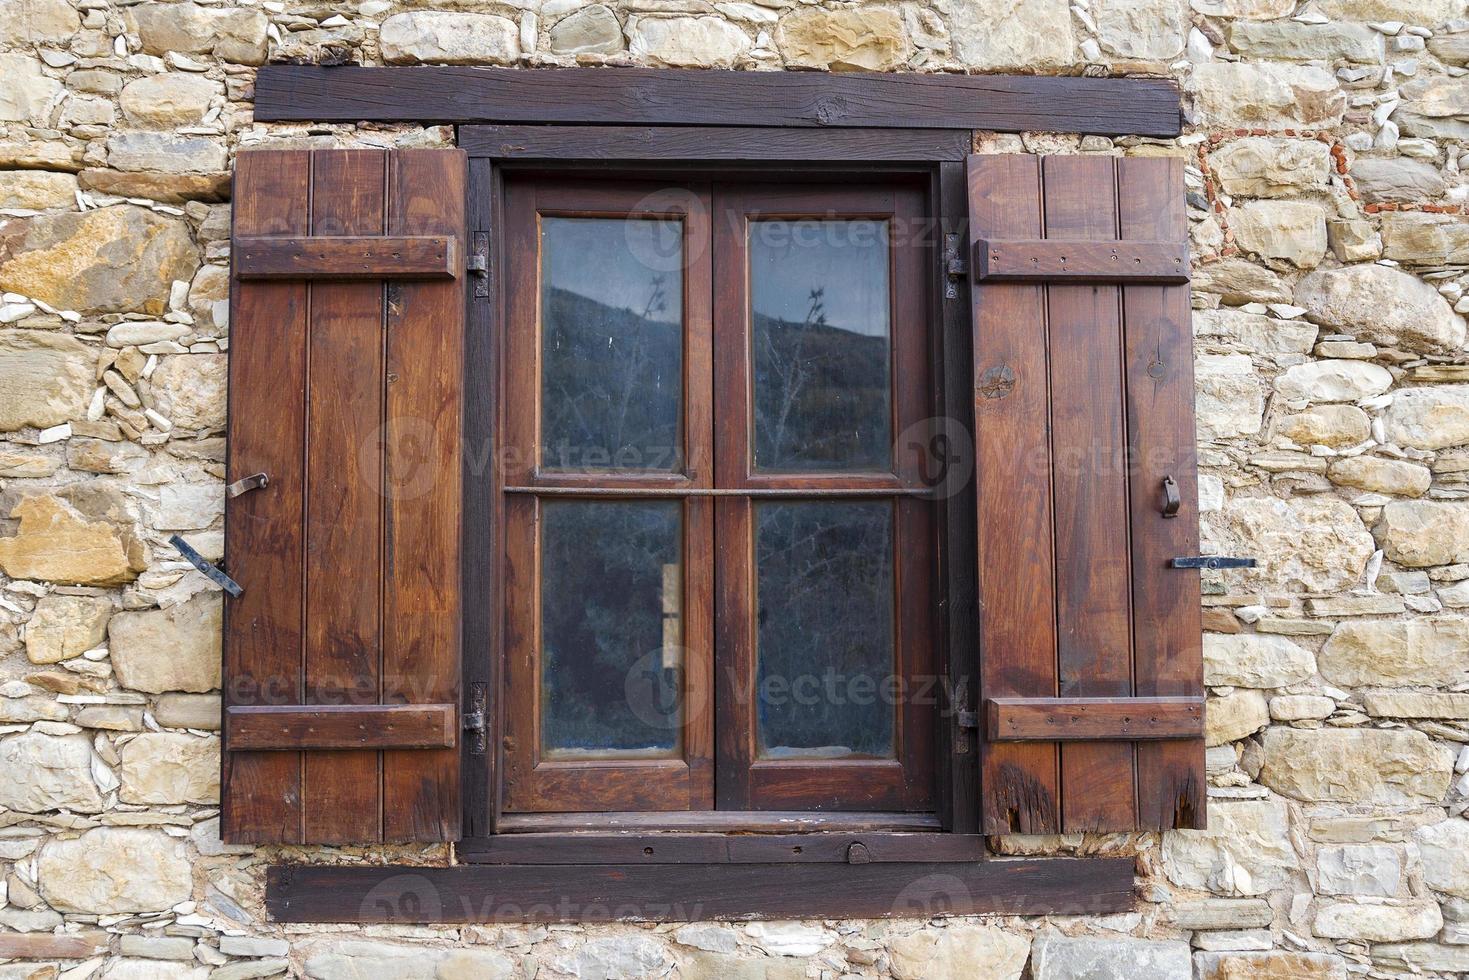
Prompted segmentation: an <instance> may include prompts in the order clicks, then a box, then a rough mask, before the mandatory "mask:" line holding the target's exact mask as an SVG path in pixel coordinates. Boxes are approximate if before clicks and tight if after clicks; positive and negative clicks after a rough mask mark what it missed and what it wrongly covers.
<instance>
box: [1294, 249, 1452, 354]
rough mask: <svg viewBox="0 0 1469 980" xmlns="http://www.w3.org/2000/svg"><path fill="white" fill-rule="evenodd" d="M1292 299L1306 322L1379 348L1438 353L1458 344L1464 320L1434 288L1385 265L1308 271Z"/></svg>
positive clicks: (1415, 277) (1450, 349) (1447, 350)
mask: <svg viewBox="0 0 1469 980" xmlns="http://www.w3.org/2000/svg"><path fill="white" fill-rule="evenodd" d="M1295 303H1296V305H1297V306H1302V307H1305V309H1306V317H1307V319H1309V320H1311V322H1313V323H1318V324H1320V325H1322V326H1324V327H1328V328H1330V329H1331V330H1332V331H1333V332H1337V333H1346V334H1351V335H1352V336H1354V337H1356V338H1357V339H1358V340H1361V341H1367V342H1370V343H1374V344H1378V345H1379V346H1383V347H1398V348H1402V349H1404V350H1411V351H1421V352H1423V353H1430V354H1442V353H1447V352H1449V351H1454V350H1458V349H1459V348H1460V347H1462V346H1463V345H1464V336H1465V329H1464V318H1463V317H1461V316H1459V315H1458V314H1456V313H1455V312H1454V311H1453V309H1452V307H1450V306H1449V304H1448V303H1447V302H1445V301H1444V298H1443V297H1442V296H1440V295H1439V293H1438V290H1436V289H1434V288H1433V287H1432V286H1430V285H1428V283H1426V282H1424V281H1423V280H1421V279H1419V278H1418V277H1417V276H1414V275H1410V274H1408V273H1406V272H1403V271H1401V270H1399V269H1392V268H1389V267H1387V266H1382V265H1376V264H1369V265H1353V266H1347V267H1345V268H1341V269H1321V270H1318V271H1316V272H1313V273H1311V274H1310V275H1308V276H1306V277H1305V278H1304V279H1302V280H1301V282H1300V284H1299V285H1298V286H1297V287H1296V294H1295Z"/></svg>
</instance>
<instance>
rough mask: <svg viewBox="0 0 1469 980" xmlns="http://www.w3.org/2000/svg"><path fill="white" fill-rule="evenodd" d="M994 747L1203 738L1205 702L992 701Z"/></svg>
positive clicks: (990, 730)
mask: <svg viewBox="0 0 1469 980" xmlns="http://www.w3.org/2000/svg"><path fill="white" fill-rule="evenodd" d="M985 705H986V708H987V711H988V722H989V724H988V738H989V741H991V742H1095V741H1101V742H1107V741H1128V742H1131V741H1141V740H1151V739H1172V738H1201V737H1203V734H1204V699H1203V698H1190V697H1169V698H990V699H988V700H987V701H986V702H985Z"/></svg>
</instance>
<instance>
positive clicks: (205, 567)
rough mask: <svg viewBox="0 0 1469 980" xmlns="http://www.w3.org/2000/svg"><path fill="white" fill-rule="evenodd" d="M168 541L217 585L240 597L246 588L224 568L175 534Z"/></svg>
mask: <svg viewBox="0 0 1469 980" xmlns="http://www.w3.org/2000/svg"><path fill="white" fill-rule="evenodd" d="M168 543H169V544H171V545H173V546H174V547H175V548H177V549H178V553H179V554H181V555H183V556H184V560H185V561H187V562H188V563H189V564H190V565H193V566H194V567H195V568H197V569H199V571H200V572H202V573H203V574H204V577H205V578H207V579H209V581H211V582H213V583H214V584H215V585H217V586H219V587H220V588H221V589H224V590H225V591H226V592H228V593H229V594H230V595H232V596H234V597H235V598H236V599H238V598H239V597H240V596H241V595H243V594H244V592H245V590H244V588H242V587H241V585H240V583H239V582H236V581H235V580H234V579H232V578H230V577H229V576H228V575H226V574H225V573H224V569H222V568H219V567H217V566H216V565H214V564H213V563H212V562H210V561H209V559H208V558H205V557H204V556H203V555H201V554H199V552H197V551H195V550H194V549H193V548H192V547H191V546H190V545H189V543H188V542H187V541H185V540H184V539H183V538H181V537H179V536H178V535H177V534H175V535H174V536H173V537H171V538H169V539H168Z"/></svg>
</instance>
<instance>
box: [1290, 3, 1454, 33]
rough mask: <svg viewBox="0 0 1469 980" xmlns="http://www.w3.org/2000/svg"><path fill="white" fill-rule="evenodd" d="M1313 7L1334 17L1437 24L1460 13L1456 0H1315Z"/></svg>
mask: <svg viewBox="0 0 1469 980" xmlns="http://www.w3.org/2000/svg"><path fill="white" fill-rule="evenodd" d="M1316 8H1317V9H1318V10H1320V11H1321V13H1323V14H1325V15H1326V16H1327V17H1331V18H1333V19H1335V20H1378V21H1397V22H1399V23H1402V22H1407V23H1409V24H1421V25H1422V26H1424V27H1437V26H1438V25H1439V24H1442V23H1443V22H1444V21H1446V20H1448V19H1449V18H1451V17H1462V16H1463V15H1464V5H1463V3H1461V2H1460V0H1317V3H1316Z"/></svg>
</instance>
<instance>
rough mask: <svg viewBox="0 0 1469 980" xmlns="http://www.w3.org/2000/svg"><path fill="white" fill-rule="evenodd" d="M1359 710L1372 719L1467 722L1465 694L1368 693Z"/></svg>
mask: <svg viewBox="0 0 1469 980" xmlns="http://www.w3.org/2000/svg"><path fill="white" fill-rule="evenodd" d="M1362 710H1364V711H1366V712H1367V713H1368V714H1369V715H1371V716H1372V717H1374V718H1440V719H1446V720H1451V721H1460V720H1469V694H1427V693H1422V692H1407V691H1369V692H1367V693H1366V694H1364V695H1362Z"/></svg>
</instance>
